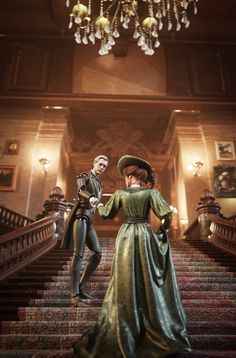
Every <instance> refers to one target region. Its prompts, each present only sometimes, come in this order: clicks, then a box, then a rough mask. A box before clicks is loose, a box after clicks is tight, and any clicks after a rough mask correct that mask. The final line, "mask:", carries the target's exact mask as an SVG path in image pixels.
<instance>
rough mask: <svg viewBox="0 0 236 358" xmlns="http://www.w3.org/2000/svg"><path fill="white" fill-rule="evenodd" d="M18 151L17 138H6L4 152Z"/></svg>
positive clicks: (13, 152)
mask: <svg viewBox="0 0 236 358" xmlns="http://www.w3.org/2000/svg"><path fill="white" fill-rule="evenodd" d="M18 152H19V141H18V140H7V142H6V154H9V155H16V154H18Z"/></svg>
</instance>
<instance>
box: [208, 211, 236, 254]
mask: <svg viewBox="0 0 236 358" xmlns="http://www.w3.org/2000/svg"><path fill="white" fill-rule="evenodd" d="M208 217H209V219H210V222H211V224H210V231H211V232H212V235H211V236H210V237H209V240H210V241H211V242H212V243H213V244H214V245H215V246H217V247H219V248H220V249H222V250H225V251H227V252H229V253H231V254H234V255H236V222H234V221H232V220H229V219H226V218H223V217H219V216H217V215H214V214H210V215H208Z"/></svg>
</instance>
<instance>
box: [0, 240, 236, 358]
mask: <svg viewBox="0 0 236 358" xmlns="http://www.w3.org/2000/svg"><path fill="white" fill-rule="evenodd" d="M196 243H197V242H186V241H183V240H182V241H181V240H175V241H174V240H173V241H171V247H172V256H173V259H174V263H175V267H176V273H177V279H178V283H179V287H180V291H181V296H182V299H183V303H184V307H185V311H186V315H187V318H188V333H189V338H190V341H191V344H192V347H193V348H194V352H192V353H189V354H181V355H180V358H182V357H191V358H197V357H199V358H210V357H222V358H223V357H224V358H235V357H236V301H235V298H236V277H235V275H236V274H235V268H236V260H235V258H234V261H233V260H231V259H229V260H225V261H224V265H222V264H221V259H222V260H223V258H224V256H225V254H224V253H222V252H220V251H218V250H216V251H215V249H214V248H213V247H212V246H211V245H210V244H208V247H207V250H208V254H209V255H210V256H208V255H207V254H206V253H205V252H203V250H204V248H203V247H202V246H201V245H202V244H198V245H199V247H197V244H196ZM198 243H199V242H198ZM114 244H115V240H114V239H103V240H101V246H102V247H103V258H102V262H101V264H100V265H99V267H98V269H97V270H96V272H95V273H94V275H93V277H92V279H91V280H90V282H89V284H88V285H87V290H88V292H93V293H94V294H96V297H97V299H95V300H92V301H90V302H89V303H90V306H88V307H81V308H71V307H70V304H69V285H70V283H69V263H70V258H71V254H72V252H70V251H67V250H62V249H60V248H58V247H56V248H54V249H52V250H51V251H50V252H49V253H47V254H46V255H44V257H41V258H40V259H38V260H37V261H35V262H34V263H33V264H31V265H30V266H28V268H25V269H24V270H21V272H20V273H18V275H17V276H16V275H15V276H14V277H12V278H10V279H8V280H7V282H5V283H4V282H3V283H2V284H1V286H0V295H1V296H0V303H1V309H0V314H1V320H2V324H1V336H0V342H1V344H0V357H6V358H13V357H14V358H16V357H19V358H23V357H24V358H28V357H29V358H30V357H32V358H46V357H55V358H56V357H58V358H59V357H63V358H66V357H68V358H71V357H74V355H73V352H72V349H71V347H72V345H73V343H74V342H76V341H77V340H78V339H79V337H80V335H81V332H82V331H84V329H85V328H86V327H87V326H88V325H90V324H92V323H93V322H95V321H96V319H97V317H98V313H99V309H100V306H101V304H102V298H103V296H104V293H105V290H106V288H107V285H108V280H109V275H110V268H111V261H112V257H113V254H114ZM87 254H89V253H87ZM214 255H215V256H214ZM85 260H86V259H85ZM18 306H19V308H18ZM145 358H148V357H145Z"/></svg>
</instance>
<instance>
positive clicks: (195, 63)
mask: <svg viewBox="0 0 236 358" xmlns="http://www.w3.org/2000/svg"><path fill="white" fill-rule="evenodd" d="M189 81H190V84H191V92H192V95H193V96H227V95H229V94H230V93H229V92H230V90H229V85H228V77H227V71H226V68H225V52H224V50H223V49H221V48H217V47H213V48H211V47H209V48H208V47H204V48H202V47H201V46H196V48H194V49H191V50H190V51H189Z"/></svg>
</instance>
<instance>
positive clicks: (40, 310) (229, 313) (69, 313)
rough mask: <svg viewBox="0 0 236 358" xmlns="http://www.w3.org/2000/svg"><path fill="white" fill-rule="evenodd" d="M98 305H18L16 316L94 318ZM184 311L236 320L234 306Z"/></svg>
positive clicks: (190, 316) (195, 315)
mask: <svg viewBox="0 0 236 358" xmlns="http://www.w3.org/2000/svg"><path fill="white" fill-rule="evenodd" d="M99 309H100V308H99V307H91V306H88V307H78V308H75V307H20V308H19V309H18V317H19V319H20V320H29V321H32V320H33V321H37V320H40V321H48V320H49V321H50V320H55V321H63V320H66V321H71V320H73V319H75V320H81V319H82V320H84V319H88V320H89V319H92V320H94V319H96V318H97V316H98V313H99ZM185 313H186V316H187V318H188V319H191V320H192V321H193V320H194V321H202V320H204V321H205V320H215V321H224V320H233V321H236V308H231V307H230V308H228V307H218V308H217V309H214V310H212V308H211V307H204V308H202V307H191V308H189V307H185Z"/></svg>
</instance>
